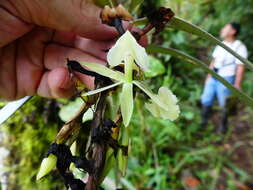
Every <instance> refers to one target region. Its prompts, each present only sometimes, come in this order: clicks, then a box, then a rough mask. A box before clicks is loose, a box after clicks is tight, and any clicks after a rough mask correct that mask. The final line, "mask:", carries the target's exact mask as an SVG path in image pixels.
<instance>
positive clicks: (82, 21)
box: [9, 0, 117, 40]
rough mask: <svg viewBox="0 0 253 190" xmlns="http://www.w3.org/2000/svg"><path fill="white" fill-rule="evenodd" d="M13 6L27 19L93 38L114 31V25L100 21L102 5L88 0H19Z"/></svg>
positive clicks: (104, 37) (110, 35)
mask: <svg viewBox="0 0 253 190" xmlns="http://www.w3.org/2000/svg"><path fill="white" fill-rule="evenodd" d="M9 1H14V0H9ZM12 6H15V9H14V10H16V13H15V15H18V17H20V18H21V19H22V20H24V21H26V22H27V23H31V24H35V25H39V26H43V27H48V28H51V29H55V30H59V31H65V32H73V33H75V34H77V35H80V36H82V37H85V38H91V39H96V40H110V39H113V38H115V36H116V35H117V33H116V30H115V29H114V28H113V27H109V26H107V25H104V24H102V23H101V20H100V12H101V9H100V8H99V7H97V6H96V5H95V4H94V3H93V2H92V1H91V0H64V1H63V0H43V1H41V0H36V1H29V3H27V1H26V0H19V1H15V2H14V3H12Z"/></svg>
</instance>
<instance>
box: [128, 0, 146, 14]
mask: <svg viewBox="0 0 253 190" xmlns="http://www.w3.org/2000/svg"><path fill="white" fill-rule="evenodd" d="M143 1H144V0H132V1H131V4H130V7H129V10H130V12H135V11H136V10H137V8H138V7H139V6H140V4H141V3H142V2H143Z"/></svg>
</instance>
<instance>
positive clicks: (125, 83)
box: [81, 31, 179, 126]
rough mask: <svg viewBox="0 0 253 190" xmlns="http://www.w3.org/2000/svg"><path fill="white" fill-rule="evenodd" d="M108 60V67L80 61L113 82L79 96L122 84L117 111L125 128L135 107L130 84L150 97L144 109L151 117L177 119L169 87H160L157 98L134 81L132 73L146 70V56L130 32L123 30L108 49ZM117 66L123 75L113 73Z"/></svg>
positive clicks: (144, 86) (139, 82)
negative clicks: (119, 66)
mask: <svg viewBox="0 0 253 190" xmlns="http://www.w3.org/2000/svg"><path fill="white" fill-rule="evenodd" d="M107 61H108V64H109V67H110V68H108V67H106V66H104V65H100V64H95V63H86V62H81V64H82V65H84V66H86V67H87V68H89V69H90V70H92V71H94V72H96V73H98V74H100V75H103V76H105V77H109V78H111V79H112V80H113V81H114V82H115V83H114V84H112V85H109V86H106V87H104V88H100V89H96V90H93V91H90V92H87V93H84V94H82V96H90V95H94V94H96V93H99V92H102V91H104V90H108V89H110V88H114V87H116V86H119V85H122V91H121V96H120V109H121V114H122V118H123V124H124V125H125V126H128V125H129V123H130V120H131V117H132V114H133V108H134V100H133V85H136V86H137V87H139V88H140V89H141V90H142V91H143V92H145V93H146V94H147V95H148V96H149V97H150V101H151V103H150V104H146V108H147V109H148V110H149V111H150V112H151V113H152V114H153V115H154V116H156V117H161V118H163V119H169V120H171V121H173V120H175V119H176V118H177V117H178V115H179V106H178V105H177V98H176V96H175V95H174V94H173V93H172V92H171V91H170V90H169V89H168V88H166V87H161V88H160V89H159V92H158V95H156V94H154V93H153V92H152V91H151V90H149V89H148V87H147V86H146V85H145V84H144V83H143V82H142V81H137V80H133V70H138V68H140V69H141V70H142V71H144V72H145V71H148V55H147V53H146V50H145V49H144V48H143V47H141V46H140V45H139V44H138V43H137V41H136V40H135V38H134V37H133V36H132V34H131V33H130V32H129V31H126V32H125V34H123V35H122V36H121V37H120V38H119V39H118V41H117V42H116V44H115V45H114V46H113V47H112V48H111V49H110V51H109V52H108V55H107ZM118 65H123V66H124V73H123V72H119V71H115V70H113V67H115V66H118Z"/></svg>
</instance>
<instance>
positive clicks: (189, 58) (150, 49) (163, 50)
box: [147, 45, 253, 108]
mask: <svg viewBox="0 0 253 190" xmlns="http://www.w3.org/2000/svg"><path fill="white" fill-rule="evenodd" d="M147 51H148V52H149V53H164V54H169V55H172V56H175V57H177V58H179V59H181V60H184V61H186V62H188V63H192V64H194V65H197V66H199V67H201V68H202V69H204V70H205V71H206V72H208V73H210V74H211V75H212V76H213V77H215V78H216V79H217V80H219V81H220V82H221V83H222V84H224V85H225V86H226V87H228V88H229V89H230V90H231V91H232V93H234V94H235V95H236V96H238V97H239V98H240V99H241V100H242V101H243V102H244V103H245V104H246V105H249V106H251V107H252V108H253V99H252V98H251V97H249V96H248V95H247V94H245V93H243V92H242V91H241V90H238V89H236V88H235V87H234V86H233V85H232V84H230V83H229V82H227V81H226V80H225V79H224V78H222V77H221V76H220V75H218V74H217V73H216V72H214V71H213V70H211V69H209V67H208V66H207V65H206V64H205V63H204V62H202V61H200V60H198V59H196V58H194V57H192V56H190V55H187V54H185V53H183V52H181V51H179V50H176V49H173V48H163V47H159V46H155V45H150V46H148V47H147Z"/></svg>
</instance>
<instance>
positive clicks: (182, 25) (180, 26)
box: [168, 17, 253, 71]
mask: <svg viewBox="0 0 253 190" xmlns="http://www.w3.org/2000/svg"><path fill="white" fill-rule="evenodd" d="M168 26H169V27H170V28H174V29H177V30H183V31H185V32H188V33H191V34H194V35H197V36H199V37H202V38H204V39H207V40H210V41H211V42H213V43H214V44H216V45H219V46H221V47H223V48H224V49H226V50H227V51H228V52H229V53H231V54H232V55H234V56H235V57H236V58H237V59H239V60H240V61H241V62H243V63H245V65H246V66H247V67H248V68H249V69H251V70H252V71H253V64H252V63H251V62H250V61H249V60H247V59H245V58H243V57H242V56H240V55H239V54H237V53H236V52H235V51H233V50H232V49H231V48H229V47H228V46H226V45H225V44H224V43H222V42H221V41H220V40H218V39H217V38H215V37H214V36H213V35H211V34H210V33H208V32H206V31H204V30H203V29H201V28H199V27H198V26H196V25H194V24H191V23H189V22H187V21H185V20H183V19H181V18H178V17H173V18H172V19H171V20H170V22H169V24H168Z"/></svg>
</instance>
